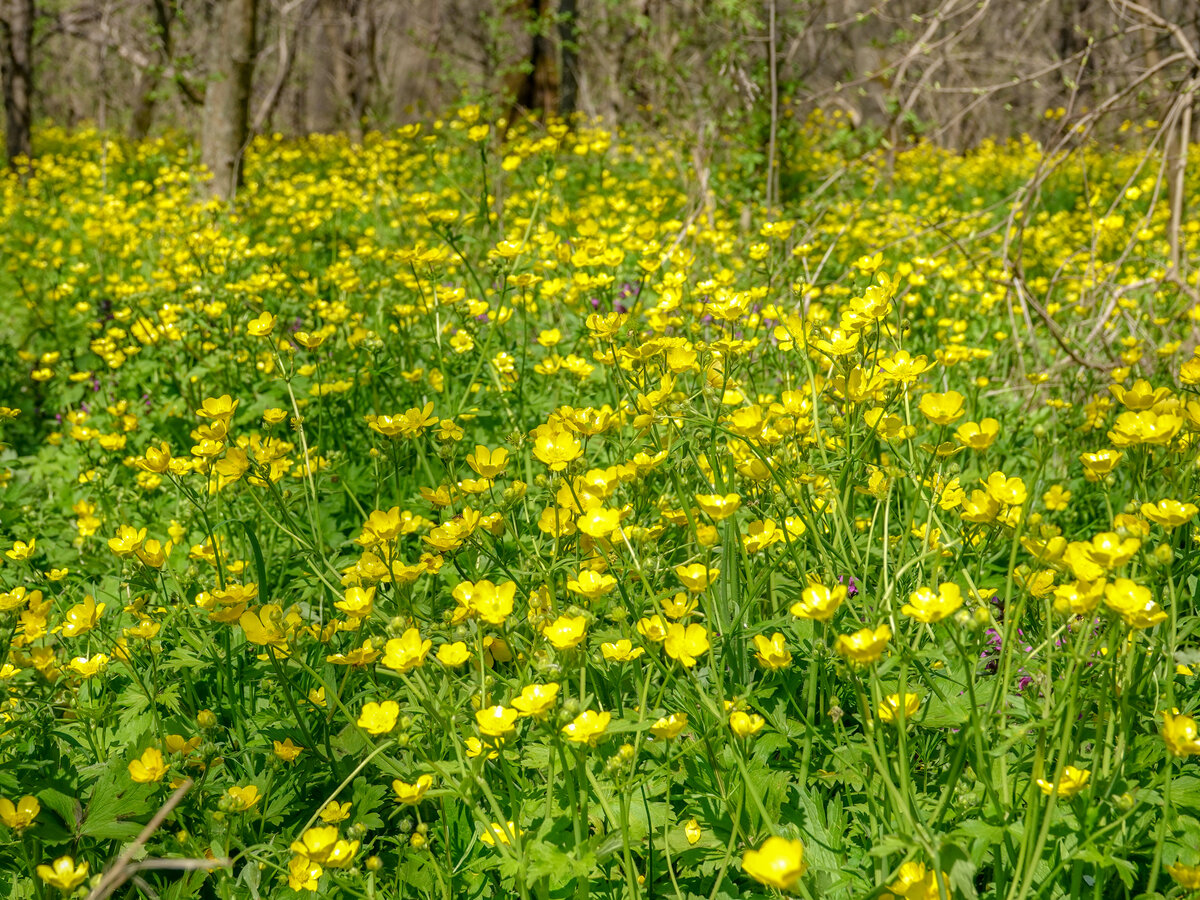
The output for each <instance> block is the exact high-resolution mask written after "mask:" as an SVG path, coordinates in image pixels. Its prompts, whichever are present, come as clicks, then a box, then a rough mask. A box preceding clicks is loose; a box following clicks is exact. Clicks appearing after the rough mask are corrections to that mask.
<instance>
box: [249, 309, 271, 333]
mask: <svg viewBox="0 0 1200 900" xmlns="http://www.w3.org/2000/svg"><path fill="white" fill-rule="evenodd" d="M274 328H275V317H274V316H273V315H271V314H270V313H269V312H267V311H266V310H265V309H264V310H263V311H262V313H261V314H260V315H258V316H255V317H254V318H253V319H251V320H250V321H249V322H247V323H246V333H247V334H250V335H253V336H254V337H266V336H267V335H269V334H270V333H271V331H272V330H273V329H274Z"/></svg>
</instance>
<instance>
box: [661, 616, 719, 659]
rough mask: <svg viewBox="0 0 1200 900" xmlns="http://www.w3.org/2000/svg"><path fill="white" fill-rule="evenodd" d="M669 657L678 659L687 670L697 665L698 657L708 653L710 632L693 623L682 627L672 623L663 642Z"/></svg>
mask: <svg viewBox="0 0 1200 900" xmlns="http://www.w3.org/2000/svg"><path fill="white" fill-rule="evenodd" d="M663 647H664V649H665V650H666V651H667V656H669V657H671V659H677V660H679V662H681V663H683V665H684V666H685V667H687V668H689V669H690V668H691V667H692V666H694V665H695V664H696V657H698V656H702V655H703V654H705V653H707V652H708V648H709V640H708V631H707V630H706V629H705V628H704V626H703V625H699V624H696V623H694V622H693V623H692V624H691V625H681V624H680V623H678V622H672V623H671V624H670V625H669V626H668V627H667V637H666V640H664V641H663Z"/></svg>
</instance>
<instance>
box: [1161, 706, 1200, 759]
mask: <svg viewBox="0 0 1200 900" xmlns="http://www.w3.org/2000/svg"><path fill="white" fill-rule="evenodd" d="M1162 737H1163V740H1164V741H1165V742H1166V744H1167V749H1168V750H1169V751H1170V752H1171V755H1172V756H1195V755H1196V754H1200V735H1198V734H1197V729H1196V720H1195V719H1193V718H1192V717H1191V716H1182V715H1180V714H1179V710H1177V709H1176V710H1172V711H1171V712H1164V713H1163V727H1162Z"/></svg>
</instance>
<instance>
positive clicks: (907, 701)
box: [876, 694, 921, 722]
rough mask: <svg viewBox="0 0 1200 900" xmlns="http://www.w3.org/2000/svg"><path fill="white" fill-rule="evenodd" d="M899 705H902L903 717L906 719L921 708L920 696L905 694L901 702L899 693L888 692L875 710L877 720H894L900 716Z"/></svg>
mask: <svg viewBox="0 0 1200 900" xmlns="http://www.w3.org/2000/svg"><path fill="white" fill-rule="evenodd" d="M901 706H903V707H904V719H905V721H907V720H909V719H911V718H912V717H913V715H915V714H916V712H917V710H918V709H920V708H921V698H920V697H919V696H918V695H917V694H905V695H904V702H903V704H901V702H900V695H899V694H888V695H887V696H886V697H884V698H883V702H882V703H880V704H879V709H877V710H876V715H878V716H879V721H880V722H895V721H896V719H898V718H899V717H900V707H901Z"/></svg>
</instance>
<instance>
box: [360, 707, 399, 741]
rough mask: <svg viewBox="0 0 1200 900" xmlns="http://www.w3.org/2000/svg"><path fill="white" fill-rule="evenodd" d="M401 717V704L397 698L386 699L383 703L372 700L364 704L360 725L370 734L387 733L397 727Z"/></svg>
mask: <svg viewBox="0 0 1200 900" xmlns="http://www.w3.org/2000/svg"><path fill="white" fill-rule="evenodd" d="M399 717H400V704H399V703H397V702H396V701H395V700H384V701H383V702H382V703H376V702H375V701H374V700H372V701H370V702H368V703H366V704H365V705H364V706H363V708H362V713H361V714H360V715H359V717H358V727H359V728H362V729H363V730H364V731H366V732H367V733H368V734H387V733H388V732H389V731H391V730H392V729H393V728H395V727H396V720H397V719H398V718H399Z"/></svg>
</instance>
